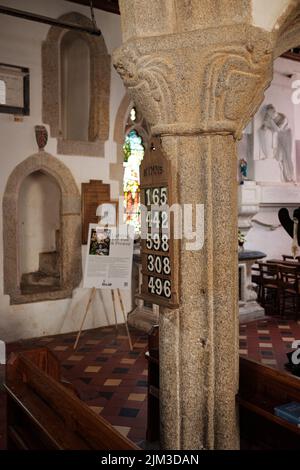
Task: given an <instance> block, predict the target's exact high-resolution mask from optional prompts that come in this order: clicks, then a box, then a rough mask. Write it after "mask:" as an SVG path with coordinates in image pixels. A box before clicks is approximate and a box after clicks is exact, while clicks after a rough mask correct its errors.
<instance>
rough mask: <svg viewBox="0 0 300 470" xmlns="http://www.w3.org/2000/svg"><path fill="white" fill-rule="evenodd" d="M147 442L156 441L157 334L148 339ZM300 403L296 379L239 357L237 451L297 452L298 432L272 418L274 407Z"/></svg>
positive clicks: (298, 446)
mask: <svg viewBox="0 0 300 470" xmlns="http://www.w3.org/2000/svg"><path fill="white" fill-rule="evenodd" d="M148 349H149V351H148V353H146V357H147V359H148V424H147V439H148V440H149V441H154V440H158V439H159V331H158V327H154V328H153V329H152V331H151V332H150V334H149V337H148ZM291 401H297V402H299V403H300V379H298V378H297V377H294V376H292V375H290V374H288V373H284V372H280V371H277V370H275V369H271V368H270V367H266V366H264V365H263V364H260V363H257V362H254V361H251V360H250V359H246V358H243V357H240V384H239V394H238V396H237V405H238V406H239V413H240V436H241V447H242V448H243V447H244V448H252V449H300V429H299V428H298V427H297V426H296V425H294V424H290V423H288V422H287V421H285V420H283V419H281V418H279V417H277V416H275V413H274V407H275V406H279V405H283V404H285V403H289V402H291Z"/></svg>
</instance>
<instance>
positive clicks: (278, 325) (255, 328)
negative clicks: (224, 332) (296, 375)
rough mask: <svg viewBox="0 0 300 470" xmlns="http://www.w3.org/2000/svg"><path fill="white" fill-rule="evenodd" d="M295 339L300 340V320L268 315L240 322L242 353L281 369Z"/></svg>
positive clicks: (282, 369) (286, 360)
mask: <svg viewBox="0 0 300 470" xmlns="http://www.w3.org/2000/svg"><path fill="white" fill-rule="evenodd" d="M294 340H300V321H297V322H296V321H294V320H283V319H281V318H278V317H266V318H265V319H263V320H256V321H252V322H250V323H245V324H240V355H241V356H242V357H249V358H250V359H253V360H255V361H258V362H261V363H262V364H265V365H266V366H270V367H273V368H275V369H278V370H281V371H285V372H286V369H285V368H284V364H285V363H287V362H288V359H287V356H286V353H288V352H290V351H293V349H292V348H291V346H292V342H293V341H294Z"/></svg>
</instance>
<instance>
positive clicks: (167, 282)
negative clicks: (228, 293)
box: [139, 139, 178, 308]
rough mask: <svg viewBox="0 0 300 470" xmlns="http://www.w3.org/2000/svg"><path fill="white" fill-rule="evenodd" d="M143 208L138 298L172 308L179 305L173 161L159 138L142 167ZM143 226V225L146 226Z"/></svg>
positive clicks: (153, 141) (152, 144)
mask: <svg viewBox="0 0 300 470" xmlns="http://www.w3.org/2000/svg"><path fill="white" fill-rule="evenodd" d="M140 179H141V203H142V204H143V206H144V207H146V208H147V211H146V214H144V215H143V211H142V219H143V220H144V223H143V221H142V232H143V231H144V234H145V236H143V233H142V243H141V255H142V279H143V280H142V288H141V295H140V296H139V297H141V298H143V299H144V300H146V301H149V302H152V303H154V304H158V305H162V306H165V307H169V308H177V307H178V297H177V296H178V294H177V292H178V289H177V285H178V282H177V268H176V265H177V263H175V258H174V239H173V226H172V224H173V223H174V221H173V220H172V218H171V216H170V213H169V211H168V208H169V207H170V206H172V177H171V168H170V162H169V161H168V160H167V158H166V157H165V156H164V155H163V153H162V150H161V148H160V142H159V139H153V140H152V143H151V145H150V148H149V150H148V151H147V152H146V153H145V156H144V159H143V161H142V164H141V167H140ZM143 226H144V228H143Z"/></svg>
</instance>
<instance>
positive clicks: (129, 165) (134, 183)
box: [123, 108, 145, 233]
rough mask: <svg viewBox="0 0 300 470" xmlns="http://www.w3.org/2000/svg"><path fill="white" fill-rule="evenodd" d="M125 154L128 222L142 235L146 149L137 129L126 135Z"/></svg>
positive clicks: (131, 116) (125, 190)
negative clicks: (141, 173) (141, 167)
mask: <svg viewBox="0 0 300 470" xmlns="http://www.w3.org/2000/svg"><path fill="white" fill-rule="evenodd" d="M133 110H134V108H133ZM130 119H131V120H132V121H134V119H135V110H134V113H133V112H132V111H131V113H130ZM123 152H124V163H123V166H124V180H123V189H124V198H125V208H126V222H127V223H129V224H132V225H133V226H134V228H135V232H136V233H140V230H141V217H140V164H141V162H142V160H143V157H144V153H145V148H144V145H143V140H142V138H141V136H140V135H139V134H138V132H137V131H136V130H135V129H131V130H130V132H129V133H128V134H127V135H126V137H125V142H124V145H123Z"/></svg>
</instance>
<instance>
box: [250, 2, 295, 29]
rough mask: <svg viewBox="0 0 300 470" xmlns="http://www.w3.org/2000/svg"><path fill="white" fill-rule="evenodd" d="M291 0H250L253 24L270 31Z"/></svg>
mask: <svg viewBox="0 0 300 470" xmlns="http://www.w3.org/2000/svg"><path fill="white" fill-rule="evenodd" d="M291 3H292V0H252V21H253V24H254V25H255V26H259V27H260V28H263V29H266V30H267V31H272V29H273V28H275V27H276V23H277V21H278V19H279V18H280V16H281V15H283V14H284V12H285V11H286V9H287V8H288V6H289V5H290V4H291Z"/></svg>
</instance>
